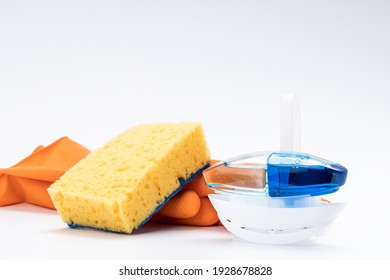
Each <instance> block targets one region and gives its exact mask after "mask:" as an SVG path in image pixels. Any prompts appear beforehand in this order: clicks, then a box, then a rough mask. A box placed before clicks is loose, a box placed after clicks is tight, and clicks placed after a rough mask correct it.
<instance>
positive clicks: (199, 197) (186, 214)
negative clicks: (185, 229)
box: [150, 160, 219, 226]
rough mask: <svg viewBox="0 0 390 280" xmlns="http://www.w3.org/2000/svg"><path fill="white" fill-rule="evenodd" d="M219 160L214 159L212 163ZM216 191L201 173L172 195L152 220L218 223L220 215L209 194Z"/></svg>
mask: <svg viewBox="0 0 390 280" xmlns="http://www.w3.org/2000/svg"><path fill="white" fill-rule="evenodd" d="M216 162H218V161H217V160H212V161H211V162H210V165H213V164H214V163H216ZM212 193H214V192H213V191H212V190H211V189H210V188H208V187H207V186H206V183H205V182H204V180H203V176H202V174H199V175H198V176H196V177H195V179H194V180H192V181H191V182H190V183H188V184H186V185H184V186H183V188H182V190H181V191H180V192H179V193H178V194H176V195H175V196H174V197H172V198H171V199H170V200H169V201H168V202H167V203H166V204H165V205H164V206H163V207H162V208H161V210H160V211H158V212H157V213H156V214H155V215H154V216H153V217H152V218H151V219H150V221H151V222H156V223H168V224H180V225H192V226H212V225H215V224H217V223H218V221H219V219H218V215H217V212H216V211H215V209H214V207H213V206H212V204H211V202H210V200H209V198H208V197H207V195H209V194H212Z"/></svg>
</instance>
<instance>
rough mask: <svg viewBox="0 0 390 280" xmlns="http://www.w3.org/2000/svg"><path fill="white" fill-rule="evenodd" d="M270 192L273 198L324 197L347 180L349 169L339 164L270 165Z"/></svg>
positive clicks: (268, 168) (268, 169)
mask: <svg viewBox="0 0 390 280" xmlns="http://www.w3.org/2000/svg"><path fill="white" fill-rule="evenodd" d="M267 173H268V191H269V196H271V197H284V196H299V195H311V196H317V195H324V194H329V193H333V192H335V191H337V190H338V189H339V188H340V186H342V185H343V184H344V183H345V181H346V179H347V169H346V168H344V167H343V166H341V165H338V164H331V165H329V167H326V166H321V165H310V166H305V165H288V164H278V165H274V164H268V166H267Z"/></svg>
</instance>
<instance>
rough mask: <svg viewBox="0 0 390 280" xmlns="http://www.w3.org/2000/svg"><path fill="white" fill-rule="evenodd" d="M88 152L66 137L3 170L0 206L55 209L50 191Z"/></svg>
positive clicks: (0, 174)
mask: <svg viewBox="0 0 390 280" xmlns="http://www.w3.org/2000/svg"><path fill="white" fill-rule="evenodd" d="M89 152H90V151H89V150H88V149H86V148H85V147H83V146H81V145H80V144H78V143H76V142H74V141H72V140H71V139H69V138H68V137H63V138H60V139H58V140H57V141H55V142H54V143H52V144H50V145H49V146H47V147H43V146H39V147H37V148H36V149H35V150H34V151H33V152H32V154H31V155H29V156H28V157H26V158H25V159H23V160H22V161H21V162H19V163H17V164H15V165H14V166H12V167H10V168H0V206H4V205H10V204H15V203H20V202H27V203H31V204H35V205H38V206H43V207H46V208H51V209H54V205H53V203H52V201H51V199H50V196H49V194H48V192H47V188H48V187H49V186H50V185H51V184H52V183H53V182H54V181H56V180H57V179H58V178H60V176H61V175H62V174H64V173H65V171H67V170H68V169H69V168H71V167H72V166H73V165H75V164H76V163H77V162H78V161H80V160H81V159H82V158H84V157H85V156H86V155H87V154H89Z"/></svg>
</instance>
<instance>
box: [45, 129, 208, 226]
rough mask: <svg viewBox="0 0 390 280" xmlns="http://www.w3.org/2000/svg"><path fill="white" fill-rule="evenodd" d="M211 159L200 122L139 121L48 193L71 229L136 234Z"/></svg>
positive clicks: (70, 172) (71, 171)
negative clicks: (92, 229) (94, 229)
mask: <svg viewBox="0 0 390 280" xmlns="http://www.w3.org/2000/svg"><path fill="white" fill-rule="evenodd" d="M209 157H210V156H209V152H208V149H207V146H206V140H205V137H204V134H203V130H202V127H201V125H200V124H198V123H178V124H146V125H139V126H136V127H133V128H131V129H129V130H127V131H125V132H124V133H122V134H120V135H119V136H117V137H116V138H114V139H113V140H111V141H109V142H108V143H106V144H105V145H104V146H103V147H102V148H99V149H97V150H96V151H94V152H92V153H90V154H89V155H88V156H87V157H86V158H84V159H83V160H81V161H80V162H79V163H77V164H76V165H75V166H73V167H72V168H71V169H70V170H69V171H67V172H66V173H65V174H64V175H63V176H62V177H61V178H60V179H59V180H58V181H56V182H55V183H54V184H52V185H51V186H50V188H49V189H48V191H49V194H50V197H51V199H52V200H53V203H54V206H55V207H56V209H57V211H58V212H59V214H60V215H61V217H62V219H63V220H64V221H65V222H66V223H67V224H68V225H69V226H70V227H77V226H85V227H92V228H98V229H102V230H107V231H113V232H122V233H131V232H132V231H133V230H134V229H137V228H138V227H140V226H141V225H142V224H143V223H144V222H146V221H147V220H148V219H149V218H150V216H151V215H152V214H153V213H154V212H156V211H157V210H158V209H159V208H160V207H161V206H162V205H163V204H164V202H166V201H167V200H168V199H169V198H170V197H171V196H172V195H173V194H174V193H176V192H177V191H178V190H179V189H180V187H181V186H182V185H183V184H184V183H186V182H187V181H189V180H190V179H191V178H192V177H193V176H194V174H196V173H197V172H199V171H200V170H202V169H203V168H204V167H205V166H207V164H208V161H209Z"/></svg>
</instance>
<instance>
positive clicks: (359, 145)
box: [0, 0, 390, 259]
mask: <svg viewBox="0 0 390 280" xmlns="http://www.w3.org/2000/svg"><path fill="white" fill-rule="evenodd" d="M389 10H390V7H389V3H388V2H386V1H366V2H356V1H326V2H323V3H319V2H317V1H285V2H284V1H191V2H190V1H115V0H114V1H40V0H37V1H27V0H25V1H18V0H15V1H0V97H1V100H0V120H1V137H0V166H2V167H3V166H4V167H6V166H10V165H12V164H14V163H15V162H17V161H19V160H20V159H22V158H23V157H24V156H25V155H27V154H28V153H30V152H31V151H32V150H33V149H34V148H35V147H36V146H38V145H39V144H44V145H45V144H49V143H51V142H52V141H54V140H56V139H57V138H59V137H61V136H63V135H67V136H69V137H70V138H72V139H74V140H75V141H78V142H80V143H82V144H83V145H85V146H86V147H88V148H90V149H95V148H97V147H98V146H100V145H101V144H102V143H104V142H105V141H106V140H108V139H110V138H112V137H113V136H114V135H116V134H117V133H119V132H121V131H123V130H125V129H127V128H128V127H130V126H133V125H135V124H139V123H145V122H158V121H187V120H192V121H193V120H195V121H200V122H202V123H203V125H204V129H205V133H206V136H207V139H208V143H209V148H210V150H211V152H212V155H213V157H214V158H219V159H223V158H229V157H232V156H235V155H239V154H243V153H247V152H253V151H258V150H273V149H278V148H279V127H280V126H279V123H280V122H279V121H280V119H279V114H280V98H281V96H282V94H286V93H297V94H298V95H299V99H300V108H301V113H302V145H301V150H302V152H305V153H310V154H314V155H318V156H321V157H324V158H327V159H330V160H332V161H335V162H338V163H341V164H343V165H345V166H346V167H347V168H348V169H349V177H348V181H347V185H346V186H345V187H343V188H342V190H341V191H340V193H339V194H338V195H339V196H340V197H341V198H342V199H345V200H346V201H347V207H346V208H345V210H344V211H343V212H342V214H341V215H340V217H339V218H338V219H337V220H336V221H335V224H333V225H332V227H331V228H330V229H329V231H328V232H327V233H326V234H325V235H324V236H323V237H321V238H320V239H319V240H318V241H317V243H314V244H313V245H311V246H300V247H299V246H281V247H278V246H277V247H274V246H262V245H254V244H250V243H245V242H242V241H239V240H236V239H233V238H232V236H231V235H230V234H229V233H227V232H226V231H224V230H223V228H221V227H216V228H191V227H169V226H164V227H153V226H148V227H146V228H145V229H143V231H145V232H144V233H140V234H137V235H132V236H125V235H115V234H110V233H102V232H97V231H89V230H70V229H67V228H66V226H65V225H64V224H63V223H62V222H61V221H60V220H59V218H58V216H57V215H56V214H54V213H53V212H50V211H48V210H44V209H40V208H38V207H34V206H27V205H15V206H10V207H3V208H0V248H1V250H0V258H3V259H7V258H177V259H180V258H200V259H203V258H237V257H238V256H239V257H242V258H283V259H286V258H287V259H289V258H302V259H317V258H319V259H321V258H329V259H338V258H342V259H343V258H354V259H355V258H357V259H366V258H368V259H389V257H390V254H389V252H390V241H389V240H390V239H389V233H390V223H389V222H388V220H389V219H388V214H387V213H389V212H390V206H389V205H390V203H389V197H388V195H389V194H390V192H389V183H388V181H389V180H388V176H387V174H389V172H388V167H387V165H388V161H389V159H388V158H389V156H390V151H389V143H390V135H389V134H390V133H389V120H390V110H389V104H390V94H389V93H390V79H389V76H390V68H389V67H390V66H389V65H390V36H389V34H390V17H389V16H388V15H389ZM259 215H261V213H259Z"/></svg>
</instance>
